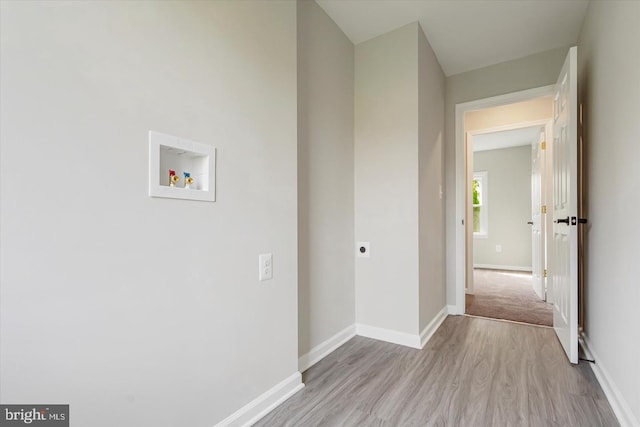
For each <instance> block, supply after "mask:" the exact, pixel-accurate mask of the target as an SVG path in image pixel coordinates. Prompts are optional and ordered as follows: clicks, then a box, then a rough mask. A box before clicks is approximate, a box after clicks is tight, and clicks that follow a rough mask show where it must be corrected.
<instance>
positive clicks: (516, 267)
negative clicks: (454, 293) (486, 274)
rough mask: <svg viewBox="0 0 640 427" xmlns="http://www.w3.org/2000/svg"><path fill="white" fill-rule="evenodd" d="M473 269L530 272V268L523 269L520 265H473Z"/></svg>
mask: <svg viewBox="0 0 640 427" xmlns="http://www.w3.org/2000/svg"><path fill="white" fill-rule="evenodd" d="M473 268H488V269H490V270H509V271H527V272H531V271H533V269H532V268H531V266H529V267H525V266H521V265H495V264H473Z"/></svg>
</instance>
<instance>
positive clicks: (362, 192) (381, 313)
mask: <svg viewBox="0 0 640 427" xmlns="http://www.w3.org/2000/svg"><path fill="white" fill-rule="evenodd" d="M418 31H419V27H418V24H410V25H406V26H404V27H402V28H400V29H398V30H395V31H392V32H390V33H387V34H385V35H382V36H379V37H376V38H374V39H372V40H369V41H367V42H364V43H361V44H358V45H356V50H355V76H356V77H355V78H356V83H355V235H356V240H357V241H368V242H370V243H371V258H357V259H356V281H355V282H356V319H357V322H358V323H362V324H365V325H369V326H375V327H380V328H385V329H389V330H394V331H399V332H405V333H410V334H417V332H418Z"/></svg>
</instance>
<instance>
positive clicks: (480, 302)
mask: <svg viewBox="0 0 640 427" xmlns="http://www.w3.org/2000/svg"><path fill="white" fill-rule="evenodd" d="M473 280H474V283H473V294H467V296H466V313H467V314H471V315H474V316H482V317H490V318H493V319H505V320H513V321H516V322H523V323H531V324H534V325H543V326H553V311H552V308H551V304H547V303H546V302H544V301H542V300H540V299H539V298H538V296H537V295H536V293H535V292H534V291H533V288H532V286H531V273H525V272H520V271H504V270H485V269H474V271H473Z"/></svg>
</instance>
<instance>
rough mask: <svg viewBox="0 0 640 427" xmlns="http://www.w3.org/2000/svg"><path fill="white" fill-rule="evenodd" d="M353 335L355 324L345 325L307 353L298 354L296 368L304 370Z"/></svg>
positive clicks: (354, 333) (354, 334)
mask: <svg viewBox="0 0 640 427" xmlns="http://www.w3.org/2000/svg"><path fill="white" fill-rule="evenodd" d="M355 336H356V325H355V324H353V325H351V326H347V327H346V328H344V329H343V330H341V331H340V332H338V333H337V334H335V335H334V336H332V337H331V338H329V339H328V340H326V341H324V342H322V343H320V344H318V345H317V346H315V347H314V348H312V349H311V350H310V351H309V352H308V353H306V354H303V355H302V356H300V358H299V359H298V370H299V371H300V372H304V371H306V370H307V369H309V368H310V367H312V366H313V365H315V364H316V363H318V362H319V361H321V360H322V359H324V358H325V357H326V356H328V355H329V354H331V353H333V352H334V351H335V350H336V349H337V348H338V347H340V346H341V345H342V344H344V343H346V342H347V341H349V340H350V339H351V338H353V337H355Z"/></svg>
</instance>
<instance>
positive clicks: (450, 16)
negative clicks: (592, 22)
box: [316, 0, 589, 76]
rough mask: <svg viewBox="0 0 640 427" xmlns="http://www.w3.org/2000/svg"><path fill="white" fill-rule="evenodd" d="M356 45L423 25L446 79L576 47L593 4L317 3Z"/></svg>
mask: <svg viewBox="0 0 640 427" xmlns="http://www.w3.org/2000/svg"><path fill="white" fill-rule="evenodd" d="M316 2H317V3H318V4H319V5H320V7H322V9H324V11H325V12H326V13H327V14H328V15H329V16H330V17H331V18H332V19H333V20H334V21H335V22H336V24H338V26H339V27H340V28H341V29H342V31H344V33H345V34H346V35H347V37H349V39H350V40H351V41H352V42H353V43H354V44H358V43H361V42H363V41H366V40H369V39H371V38H373V37H376V36H379V35H381V34H384V33H387V32H389V31H391V30H394V29H396V28H399V27H401V26H403V25H406V24H409V23H411V22H416V21H418V22H420V26H421V27H422V29H423V31H424V33H425V35H426V36H427V39H428V40H429V43H430V44H431V47H432V48H433V50H434V51H435V53H436V56H437V57H438V60H439V61H440V65H441V66H442V69H443V70H444V73H445V74H446V75H447V76H450V75H454V74H459V73H462V72H465V71H469V70H474V69H476V68H481V67H486V66H489V65H493V64H497V63H499V62H504V61H509V60H512V59H516V58H521V57H523V56H527V55H531V54H534V53H538V52H543V51H546V50H549V49H554V48H558V47H565V46H571V45H575V44H576V42H577V40H578V36H579V32H580V28H581V26H582V22H583V20H584V16H585V14H586V11H587V6H588V4H589V0H316Z"/></svg>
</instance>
